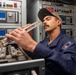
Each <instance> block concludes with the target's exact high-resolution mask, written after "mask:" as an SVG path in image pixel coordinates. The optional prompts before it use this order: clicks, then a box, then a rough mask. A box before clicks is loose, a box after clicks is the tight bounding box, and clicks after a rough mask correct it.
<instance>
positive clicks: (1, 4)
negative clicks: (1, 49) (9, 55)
mask: <svg viewBox="0 0 76 75" xmlns="http://www.w3.org/2000/svg"><path fill="white" fill-rule="evenodd" d="M26 12H27V11H26V0H2V1H0V39H1V38H3V37H5V34H6V33H9V32H10V31H12V30H13V29H15V28H17V27H22V26H23V25H25V24H26V22H27V19H26V18H27V16H26Z"/></svg>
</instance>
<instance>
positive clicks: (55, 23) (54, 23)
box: [43, 16, 59, 32]
mask: <svg viewBox="0 0 76 75" xmlns="http://www.w3.org/2000/svg"><path fill="white" fill-rule="evenodd" d="M43 23H44V30H45V32H49V31H53V30H55V29H57V28H58V27H59V20H57V19H56V18H55V17H54V16H45V17H44V20H43Z"/></svg>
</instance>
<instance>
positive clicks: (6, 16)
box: [0, 0, 45, 75]
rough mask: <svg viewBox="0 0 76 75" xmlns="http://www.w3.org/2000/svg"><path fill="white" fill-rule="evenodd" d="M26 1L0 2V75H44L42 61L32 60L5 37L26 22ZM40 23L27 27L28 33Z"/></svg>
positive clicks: (11, 0) (10, 0) (8, 0)
mask: <svg viewBox="0 0 76 75" xmlns="http://www.w3.org/2000/svg"><path fill="white" fill-rule="evenodd" d="M26 14H27V11H26V0H2V1H0V75H45V71H44V67H45V65H44V64H45V62H44V59H35V60H32V59H31V58H30V57H29V56H28V55H27V54H26V53H25V52H24V50H23V49H22V48H21V47H20V46H18V45H17V44H16V43H15V41H12V40H10V39H8V38H6V37H5V34H6V33H9V32H11V31H12V30H13V29H15V28H17V27H22V26H23V25H25V24H26V22H27V20H26V19H27V16H26ZM40 24H41V22H40V21H36V22H35V23H33V24H31V25H30V26H27V27H26V28H25V30H26V31H27V32H29V31H30V30H32V29H34V28H35V27H37V26H38V25H40Z"/></svg>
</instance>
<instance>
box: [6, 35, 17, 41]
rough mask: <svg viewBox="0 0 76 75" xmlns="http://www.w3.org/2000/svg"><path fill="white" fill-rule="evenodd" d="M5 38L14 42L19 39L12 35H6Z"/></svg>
mask: <svg viewBox="0 0 76 75" xmlns="http://www.w3.org/2000/svg"><path fill="white" fill-rule="evenodd" d="M5 36H6V37H7V38H9V39H12V40H14V41H16V40H17V38H16V37H15V36H13V35H10V34H6V35H5Z"/></svg>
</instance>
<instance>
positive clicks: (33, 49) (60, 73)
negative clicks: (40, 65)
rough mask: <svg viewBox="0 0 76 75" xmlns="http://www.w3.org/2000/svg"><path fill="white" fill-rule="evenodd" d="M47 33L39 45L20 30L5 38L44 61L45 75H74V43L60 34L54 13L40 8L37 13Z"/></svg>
mask: <svg viewBox="0 0 76 75" xmlns="http://www.w3.org/2000/svg"><path fill="white" fill-rule="evenodd" d="M38 17H39V19H40V20H41V21H42V22H43V24H44V30H45V32H46V33H47V35H48V36H47V38H45V39H44V40H43V41H41V42H40V43H37V42H36V41H34V40H33V39H32V38H31V36H30V35H29V34H28V33H27V32H26V31H25V30H24V29H22V28H17V29H15V30H13V31H12V32H11V33H10V34H6V37H7V38H10V39H12V40H14V41H15V42H16V43H17V44H18V45H19V46H21V47H22V48H23V49H24V50H27V51H28V52H29V53H30V54H32V55H33V56H34V58H44V59H45V69H46V70H45V75H76V42H75V41H74V40H73V39H71V38H69V37H67V36H65V35H63V34H61V32H60V28H61V25H62V20H61V18H60V16H59V15H57V14H56V13H51V12H50V10H49V9H47V8H42V9H41V10H40V11H39V13H38Z"/></svg>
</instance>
